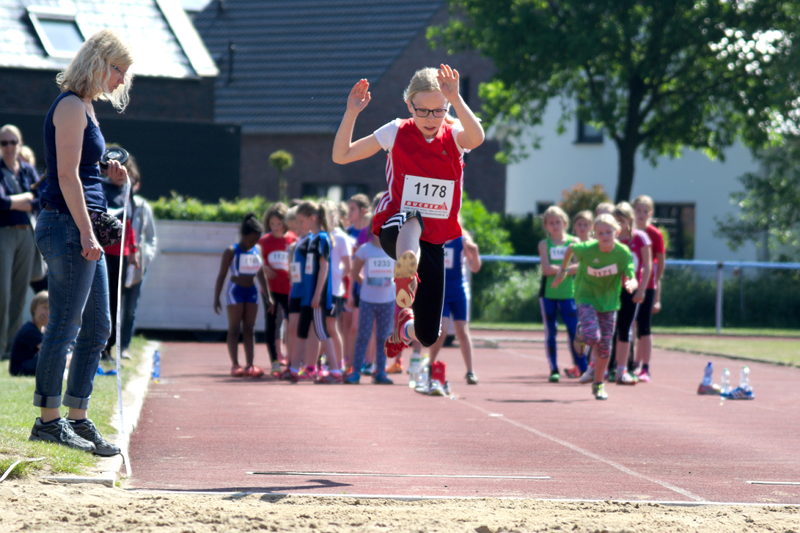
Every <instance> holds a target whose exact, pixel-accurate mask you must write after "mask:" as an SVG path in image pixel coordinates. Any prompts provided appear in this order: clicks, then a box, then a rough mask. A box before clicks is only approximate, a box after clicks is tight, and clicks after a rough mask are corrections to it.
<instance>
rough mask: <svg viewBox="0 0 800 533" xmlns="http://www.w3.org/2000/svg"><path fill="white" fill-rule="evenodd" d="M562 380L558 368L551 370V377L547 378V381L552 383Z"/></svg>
mask: <svg viewBox="0 0 800 533" xmlns="http://www.w3.org/2000/svg"><path fill="white" fill-rule="evenodd" d="M560 380H561V374H559V373H558V370H551V371H550V377H549V378H547V381H549V382H550V383H558V382H559V381H560Z"/></svg>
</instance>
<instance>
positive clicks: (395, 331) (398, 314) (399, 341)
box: [383, 308, 414, 357]
mask: <svg viewBox="0 0 800 533" xmlns="http://www.w3.org/2000/svg"><path fill="white" fill-rule="evenodd" d="M411 320H414V312H413V311H412V310H411V309H408V308H404V309H400V308H395V317H394V328H392V334H391V335H389V337H388V338H387V339H386V341H385V342H384V343H383V349H384V350H385V351H386V357H397V356H398V355H400V354H401V353H402V352H403V350H405V349H406V348H408V344H407V343H406V342H405V341H404V340H403V336H402V331H403V330H404V329H405V327H406V324H408V323H409V322H410V321H411Z"/></svg>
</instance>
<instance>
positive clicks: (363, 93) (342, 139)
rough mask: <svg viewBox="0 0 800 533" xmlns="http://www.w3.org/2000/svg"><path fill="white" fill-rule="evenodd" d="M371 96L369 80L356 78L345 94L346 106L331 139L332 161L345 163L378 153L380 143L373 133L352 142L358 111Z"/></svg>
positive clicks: (365, 104) (366, 103) (361, 109)
mask: <svg viewBox="0 0 800 533" xmlns="http://www.w3.org/2000/svg"><path fill="white" fill-rule="evenodd" d="M371 98H372V95H370V92H369V82H368V81H367V80H365V79H361V80H358V81H357V82H356V84H355V85H353V88H352V89H350V94H349V95H348V96H347V108H346V109H345V111H344V116H343V117H342V121H341V123H339V129H338V130H337V131H336V137H335V138H334V139H333V152H332V158H333V162H334V163H337V164H339V165H346V164H347V163H352V162H353V161H359V160H361V159H366V158H368V157H369V156H371V155H374V154H376V153H378V151H380V149H381V145H380V144H379V143H378V140H377V139H375V136H374V135H373V134H369V135H367V136H366V137H362V138H361V139H359V140H357V141H355V142H353V128H354V127H355V124H356V118H358V115H359V113H361V112H362V111H363V110H364V109H366V107H367V105H369V101H370V99H371Z"/></svg>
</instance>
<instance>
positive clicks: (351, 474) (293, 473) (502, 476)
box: [245, 470, 553, 480]
mask: <svg viewBox="0 0 800 533" xmlns="http://www.w3.org/2000/svg"><path fill="white" fill-rule="evenodd" d="M245 473H246V474H250V475H257V476H329V477H415V478H418V477H425V478H437V479H533V480H547V479H553V478H552V477H551V476H534V475H530V476H525V475H510V474H498V475H491V474H391V473H380V472H302V471H297V470H289V471H283V472H279V471H275V472H258V471H248V472H245Z"/></svg>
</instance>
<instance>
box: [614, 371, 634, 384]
mask: <svg viewBox="0 0 800 533" xmlns="http://www.w3.org/2000/svg"><path fill="white" fill-rule="evenodd" d="M636 381H637V380H636V378H635V377H634V376H633V374H631V373H630V372H628V371H625V372H619V373H618V374H617V385H636Z"/></svg>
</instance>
